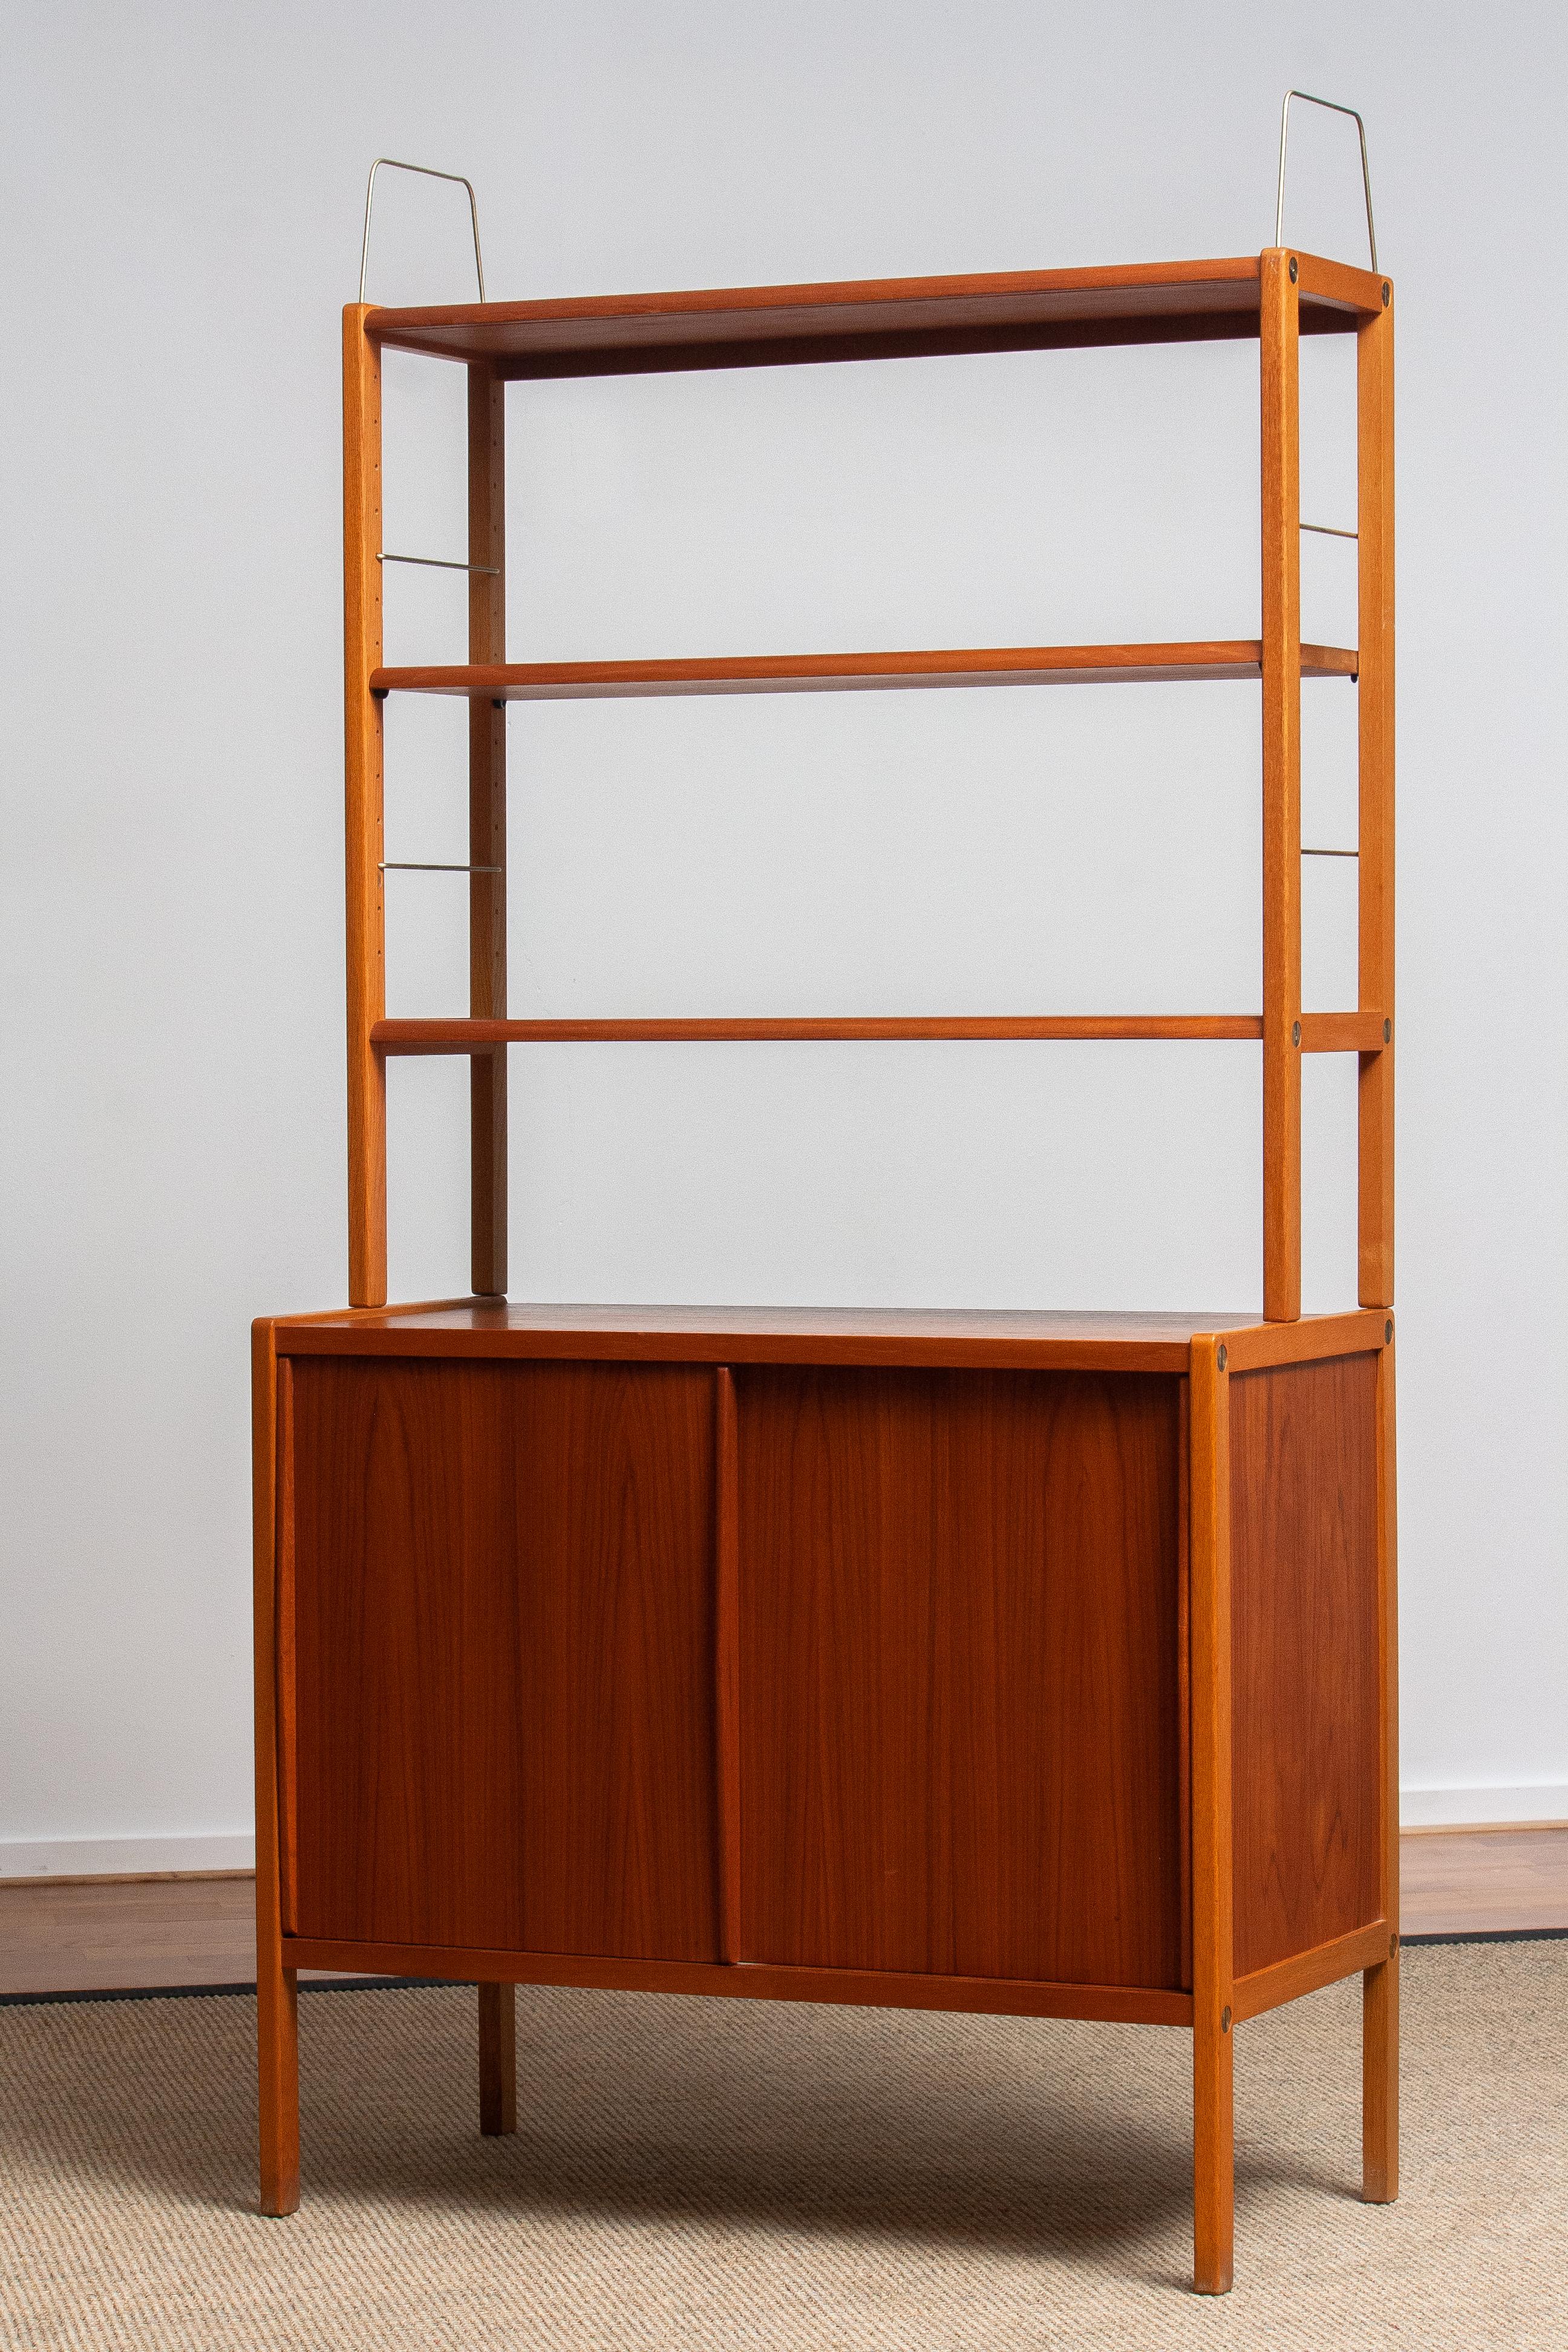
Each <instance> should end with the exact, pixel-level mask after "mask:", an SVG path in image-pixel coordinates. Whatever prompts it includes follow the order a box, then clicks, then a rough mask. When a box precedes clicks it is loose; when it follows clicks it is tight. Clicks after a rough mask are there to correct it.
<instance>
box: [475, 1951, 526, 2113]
mask: <svg viewBox="0 0 1568 2352" xmlns="http://www.w3.org/2000/svg"><path fill="white" fill-rule="evenodd" d="M479 2129H480V2131H481V2132H483V2133H485V2134H487V2135H488V2136H489V2137H495V2136H497V2135H499V2134H500V2133H503V2132H514V2131H515V2130H516V2129H517V1995H516V1991H515V1990H514V1988H513V1987H512V1986H510V1985H509V1984H482V1985H481V1986H480V1987H479Z"/></svg>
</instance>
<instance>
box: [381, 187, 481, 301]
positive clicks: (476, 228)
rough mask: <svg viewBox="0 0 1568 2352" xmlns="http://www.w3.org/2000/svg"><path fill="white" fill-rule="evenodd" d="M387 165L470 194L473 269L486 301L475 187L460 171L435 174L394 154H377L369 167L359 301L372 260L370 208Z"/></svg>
mask: <svg viewBox="0 0 1568 2352" xmlns="http://www.w3.org/2000/svg"><path fill="white" fill-rule="evenodd" d="M383 165H385V167H386V169H387V170H388V171H389V172H417V173H420V175H421V176H422V177H423V178H425V179H426V180H450V181H452V182H453V183H454V184H456V185H457V186H458V187H459V188H467V190H468V213H469V216H470V218H471V219H472V221H473V224H474V268H475V269H476V271H477V272H478V274H479V299H480V301H481V302H482V301H483V300H484V299H485V265H484V263H483V262H482V261H481V260H480V258H479V205H477V204H476V203H475V201H474V184H473V182H472V181H471V180H465V179H464V177H463V175H462V173H461V172H437V171H433V170H432V169H431V167H430V165H429V164H428V163H399V162H398V160H397V158H396V156H395V155H378V156H377V157H376V159H375V161H374V163H373V164H372V165H371V167H370V178H369V179H368V180H367V181H366V183H365V191H364V236H363V238H362V239H361V242H360V249H359V299H360V300H361V301H362V302H363V300H364V274H365V269H366V267H367V266H368V264H369V261H370V208H371V205H372V204H373V203H374V200H375V175H376V173H378V172H379V171H380V170H381V168H382V166H383Z"/></svg>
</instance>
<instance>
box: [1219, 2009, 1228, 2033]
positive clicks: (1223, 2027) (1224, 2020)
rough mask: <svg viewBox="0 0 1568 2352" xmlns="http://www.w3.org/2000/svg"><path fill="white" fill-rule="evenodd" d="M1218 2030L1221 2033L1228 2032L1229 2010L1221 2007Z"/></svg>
mask: <svg viewBox="0 0 1568 2352" xmlns="http://www.w3.org/2000/svg"><path fill="white" fill-rule="evenodd" d="M1219 2030H1220V2032H1222V2033H1228V2032H1230V2011H1229V2010H1228V2009H1222V2010H1221V2011H1220V2013H1219Z"/></svg>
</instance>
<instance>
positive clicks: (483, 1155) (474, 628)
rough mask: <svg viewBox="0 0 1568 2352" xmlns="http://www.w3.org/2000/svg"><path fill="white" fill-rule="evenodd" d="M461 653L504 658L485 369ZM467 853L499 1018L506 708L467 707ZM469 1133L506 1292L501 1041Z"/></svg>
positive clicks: (495, 472)
mask: <svg viewBox="0 0 1568 2352" xmlns="http://www.w3.org/2000/svg"><path fill="white" fill-rule="evenodd" d="M468 562H470V564H474V565H478V566H481V567H483V568H482V569H479V570H476V571H471V572H469V574H468V659H469V661H470V662H504V661H505V659H506V385H505V383H504V382H503V381H502V379H501V378H500V376H499V375H498V374H497V373H496V372H495V370H494V369H493V368H492V367H489V366H488V365H486V364H484V363H483V362H478V361H475V362H470V363H469V367H468ZM468 857H469V860H470V863H471V864H472V865H474V866H495V867H497V868H499V871H497V872H495V873H473V874H470V875H469V877H468V1011H469V1013H472V1014H474V1015H475V1016H476V1017H477V1018H479V1019H481V1020H504V1019H505V1017H506V705H505V703H504V702H499V701H492V700H490V699H489V697H488V696H487V697H480V698H475V699H474V700H472V701H470V703H469V704H468ZM468 1070H469V1078H468V1086H469V1121H470V1134H471V1139H472V1155H473V1174H472V1188H473V1189H472V1199H473V1213H472V1225H471V1234H472V1253H473V1265H472V1275H471V1279H472V1282H473V1286H474V1289H475V1292H476V1293H477V1294H478V1295H479V1297H504V1296H505V1292H506V1282H507V1135H506V1074H507V1055H506V1047H505V1046H504V1045H497V1046H495V1047H493V1048H492V1049H491V1050H490V1051H489V1052H488V1053H483V1054H475V1055H473V1056H472V1057H471V1059H470V1061H469V1064H468Z"/></svg>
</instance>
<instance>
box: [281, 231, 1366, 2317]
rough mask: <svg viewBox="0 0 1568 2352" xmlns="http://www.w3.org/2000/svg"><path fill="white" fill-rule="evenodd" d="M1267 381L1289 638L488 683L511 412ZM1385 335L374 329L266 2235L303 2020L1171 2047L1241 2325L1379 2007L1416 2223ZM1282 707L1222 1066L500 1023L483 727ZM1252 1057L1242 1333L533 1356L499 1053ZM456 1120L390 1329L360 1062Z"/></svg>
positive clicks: (1319, 330) (601, 1328)
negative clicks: (1397, 1361)
mask: <svg viewBox="0 0 1568 2352" xmlns="http://www.w3.org/2000/svg"><path fill="white" fill-rule="evenodd" d="M1303 334H1351V335H1354V336H1355V337H1356V339H1357V344H1358V401H1359V448H1360V462H1359V484H1360V487H1359V516H1358V519H1357V533H1358V535H1359V550H1358V555H1359V564H1360V621H1359V632H1358V642H1357V644H1356V645H1355V646H1354V647H1335V646H1303V645H1302V644H1301V642H1300V537H1299V533H1300V529H1301V528H1302V525H1301V519H1300V513H1299V511H1298V478H1299V468H1298V454H1297V414H1298V394H1297V386H1298V360H1299V349H1300V341H1299V339H1300V336H1301V335H1303ZM1216 337H1244V338H1256V339H1257V340H1258V343H1259V346H1260V352H1261V370H1260V374H1261V419H1262V429H1261V481H1262V568H1263V597H1262V635H1261V637H1260V638H1258V639H1249V640H1246V641H1241V642H1237V641H1223V642H1215V643H1204V644H1184V645H1128V646H1023V647H1008V648H1003V649H1000V650H997V649H986V650H983V651H962V652H937V653H893V654H853V655H845V654H835V655H824V656H795V655H790V656H776V657H774V656H762V657H758V658H752V659H745V660H710V661H642V662H630V661H618V662H574V663H565V662H557V663H537V662H534V663H529V662H511V661H509V660H508V659H507V648H506V642H505V625H504V622H505V573H506V557H505V544H504V499H503V465H504V436H503V400H504V391H505V386H506V384H507V383H508V382H509V381H510V380H512V379H515V378H523V379H531V378H536V377H542V376H569V375H616V374H629V373H640V372H644V371H650V370H665V369H677V368H739V367H766V366H775V365H799V364H803V363H804V364H820V363H827V362H835V361H847V360H880V359H892V358H897V357H900V356H902V355H905V354H931V353H940V352H1016V351H1034V350H1041V349H1048V348H1067V347H1071V346H1079V345H1087V344H1121V343H1154V342H1183V341H1204V340H1208V339H1212V338H1216ZM1393 338H1394V325H1393V309H1392V297H1391V289H1390V287H1389V284H1388V281H1387V280H1386V279H1385V278H1382V277H1381V276H1378V275H1375V274H1368V273H1367V272H1365V271H1363V270H1360V269H1354V268H1345V267H1342V266H1341V265H1339V264H1336V263H1331V262H1328V261H1323V260H1319V259H1315V258H1314V257H1311V256H1310V255H1308V254H1302V253H1296V252H1292V251H1290V250H1289V249H1288V248H1283V247H1279V248H1271V249H1269V250H1268V251H1266V252H1264V253H1262V254H1261V255H1259V256H1258V257H1256V258H1252V257H1247V258H1243V259H1237V260H1224V261H1194V262H1180V263H1173V264H1167V265H1161V266H1159V267H1154V268H1127V269H1120V268H1119V269H1086V270H1057V271H1046V272H1041V273H1038V274H1028V275H1019V276H1007V277H984V278H932V279H900V280H896V281H891V282H887V283H869V284H851V285H831V286H788V287H766V288H760V289H742V290H740V291H732V292H710V293H698V294H654V295H633V296H626V297H625V298H616V299H593V300H585V301H540V302H491V303H483V302H481V303H479V304H475V305H469V306H465V307H461V308H457V309H442V310H383V309H374V308H371V307H368V306H366V305H364V304H356V305H354V306H353V307H352V308H351V309H350V310H348V311H347V312H346V314H345V318H344V341H343V381H344V417H345V437H344V545H345V617H346V635H345V648H346V677H347V753H348V762H347V773H348V1039H349V1183H350V1218H349V1223H350V1257H351V1278H350V1297H351V1300H352V1302H353V1303H352V1305H351V1307H349V1308H348V1309H347V1310H346V1311H338V1312H333V1313H328V1314H319V1315H307V1316H297V1317H286V1318H280V1319H277V1320H268V1321H264V1322H261V1323H258V1325H257V1327H256V1332H255V1370H256V1384H255V1396H256V1415H255V1433H256V1466H257V1475H256V1511H257V1548H256V1603H257V1614H256V1629H257V1733H258V1737H257V1756H258V1870H257V1884H258V1989H259V1996H260V2021H261V2169H262V2205H263V2210H265V2211H267V2212H269V2213H285V2212H288V2211H290V2210H292V2209H293V2207H294V2206H295V2205H296V2203H297V2202H298V2198H299V2137H298V2084H297V2053H296V2037H295V1982H296V1975H297V1972H298V1970H299V1969H301V1968H307V1969H342V1970H366V1971H373V1972H375V1971H386V1972H391V1973H394V1974H397V1975H411V1976H420V1977H430V1978H446V1979H458V1980H463V1981H477V1982H478V1984H479V2080H480V2117H481V2128H482V2129H483V2130H485V2131H488V2132H500V2131H508V2130H510V2129H511V2128H513V2126H514V2122H515V2113H516V2108H515V2084H514V2058H513V2041H512V1995H511V1991H510V1987H511V1986H512V1985H514V1984H519V1983H522V1984H554V1985H578V1986H584V1985H587V1986H595V1985H596V1986H610V1987H624V1988H637V1989H644V1990H663V1991H668V1992H688V1993H690V1992H701V1993H713V1994H731V1995H736V1996H739V1997H741V1998H742V1999H753V2000H754V1999H764V2000H816V2001H830V2002H868V2003H886V2004H892V2005H900V2006H906V2007H914V2008H930V2009H946V2010H975V2011H1004V2012H1007V2013H1010V2014H1016V2015H1026V2016H1033V2017H1039V2018H1073V2017H1076V2018H1097V2019H1112V2020H1125V2021H1128V2022H1129V2023H1139V2024H1157V2025H1172V2026H1182V2027H1184V2028H1186V2029H1188V2030H1189V2031H1190V2032H1191V2034H1192V2038H1193V2067H1194V2177H1195V2213H1194V2220H1195V2249H1196V2261H1195V2277H1196V2284H1197V2285H1198V2286H1199V2288H1200V2289H1203V2290H1205V2291H1207V2292H1210V2293H1218V2292H1222V2291H1223V2290H1224V2289H1225V2288H1226V2286H1227V2285H1228V2284H1229V2283H1230V2277H1231V2242H1232V2121H1231V2081H1232V2050H1233V2041H1234V2034H1233V2029H1234V2027H1235V2026H1237V2024H1239V2023H1240V2022H1241V2021H1244V2020H1246V2019H1248V2018H1252V2017H1256V2016H1258V2014H1259V2013H1260V2012H1262V2011H1265V2010H1268V2009H1272V2008H1275V2007H1277V2006H1278V2005H1279V2004H1280V2003H1281V2002H1284V2001H1287V2000H1293V1999H1295V1998H1296V1997H1297V1996H1298V1995H1299V1994H1301V1993H1305V1992H1309V1991H1310V1990H1313V1989H1314V1988H1316V1987H1319V1986H1321V1985H1325V1984H1327V1983H1329V1982H1331V1980H1333V1979H1338V1978H1342V1977H1345V1976H1349V1975H1351V1974H1352V1973H1354V1972H1356V1971H1358V1970H1359V1971H1361V1972H1362V1974H1363V2017H1364V2028H1363V2117H1364V2120H1363V2194H1364V2195H1365V2196H1366V2197H1367V2198H1368V2199H1371V2200H1389V2199H1392V2198H1393V2197H1394V2193H1395V2167H1396V2157H1395V2133H1396V2039H1397V2026H1396V2016H1397V1969H1398V1926H1397V1904H1398V1872H1397V1847H1396V1837H1397V1806H1396V1769H1395V1726H1394V1693H1395V1684H1394V1375H1393V1339H1394V1323H1393V1318H1392V1314H1391V1312H1390V1308H1391V1304H1392V1300H1393V1296H1394V1293H1393V1233H1394V1209H1393V1104H1394V1087H1393V1060H1394V1053H1393V1035H1394V1032H1393V1009H1394V934H1393V880H1394V871H1393V854H1394V818H1393V808H1394V802H1393V709H1394V637H1393V470H1392V374H1393ZM387 348H391V349H395V350H399V351H410V352H426V353H429V354H431V355H432V356H434V357H436V358H439V359H445V360H448V361H451V362H456V363H457V364H458V365H459V366H462V367H465V368H466V369H467V371H468V484H469V498H468V562H467V564H466V565H464V566H463V567H461V568H463V569H465V570H467V572H468V600H469V601H468V652H469V658H468V662H467V663H466V664H464V665H461V666H459V667H443V668H416V669H389V668H386V667H384V666H383V662H382V625H381V611H382V603H381V565H382V558H383V556H384V554H386V552H387V551H385V550H384V549H383V546H382V533H381V455H380V453H381V424H380V390H379V387H380V371H381V353H382V352H383V350H384V349H387ZM1307 674H1310V675H1313V676H1320V677H1339V678H1343V679H1346V680H1355V681H1356V682H1357V685H1358V689H1359V696H1360V844H1359V852H1360V867H1359V872H1360V951H1359V952H1360V989H1359V996H1360V1002H1359V1003H1358V1005H1357V1006H1356V1008H1355V1009H1354V1010H1353V1011H1351V1010H1347V1011H1343V1012H1339V1013H1304V1012H1303V1011H1302V1008H1301V978H1300V974H1301V949H1300V856H1301V854H1302V853H1301V842H1300V772H1299V771H1300V681H1301V678H1302V677H1303V675H1307ZM1108 675H1111V676H1116V677H1122V678H1168V679H1178V678H1192V677H1202V678H1233V679H1237V680H1252V681H1256V682H1258V684H1259V685H1260V688H1261V701H1262V782H1263V877H1262V883H1263V888H1262V907H1263V988H1262V999H1263V1001H1262V1004H1261V1006H1260V1008H1259V1010H1258V1013H1255V1014H1248V1015H1247V1016H1246V1017H1233V1016H1230V1015H1217V1016H1216V1015H1211V1014H1205V1013H1198V1014H1194V1015H1193V1016H1192V1017H1190V1018H1181V1019H1172V1018H1165V1017H1161V1018H1157V1019H1154V1018H1152V1019H1147V1020H1143V1019H1126V1018H1120V1017H1118V1018H1113V1019H1112V1018H1107V1019H1099V1020H1089V1019H1058V1018H1055V1017H1038V1018H1037V1017H1035V1016H1032V1015H1029V1016H1016V1015H1007V1016H999V1017H997V1018H995V1019H982V1020H973V1019H963V1020H940V1019H931V1020H927V1019H919V1020H893V1019H889V1020H858V1019H857V1020H815V1019H813V1020H795V1019H779V1020H769V1021H763V1020H747V1021H732V1020H710V1021H675V1020H617V1021H518V1020H512V1019H510V1018H509V1015H508V1010H507V995H506V798H505V759H506V740H505V705H506V703H507V702H508V701H509V700H512V699H519V698H523V699H526V698H546V697H562V696H595V695H651V694H686V693H760V692H767V691H773V690H789V689H794V690H802V689H818V688H820V689H827V688H900V687H903V686H906V685H908V684H910V682H913V681H919V682H923V683H924V684H926V685H927V686H931V685H937V684H941V683H943V682H946V683H951V684H958V683H964V682H973V681H976V680H980V679H989V680H998V679H1001V680H1008V681H1012V682H1015V683H1018V684H1026V683H1032V684H1044V683H1046V682H1048V681H1052V680H1057V681H1070V680H1079V679H1086V678H1091V677H1107V676H1108ZM411 693H413V694H419V693H423V694H450V695H458V696H461V697H465V698H467V700H468V710H469V737H468V740H469V842H470V848H469V853H468V854H469V860H470V871H469V882H468V887H469V909H470V925H471V930H470V937H471V958H470V995H469V1011H468V1015H467V1017H465V1018H462V1019H451V1020H388V1019H387V1018H386V1017H385V1012H384V993H383V954H382V946H383V908H382V872H383V860H384V851H383V845H382V709H383V704H384V699H385V698H386V697H387V696H388V695H392V694H411ZM888 1037H900V1038H902V1037H914V1038H919V1037H960V1038H962V1037H992V1038H996V1037H1001V1038H1052V1037H1103V1038H1107V1039H1114V1038H1124V1037H1163V1038H1173V1039H1182V1038H1193V1037H1205V1038H1215V1037H1217V1038H1232V1039H1235V1040H1237V1041H1238V1042H1243V1043H1249V1044H1251V1045H1253V1046H1254V1047H1258V1046H1261V1050H1262V1055H1263V1074H1264V1082H1263V1210H1264V1219H1263V1223H1264V1265H1263V1298H1264V1309H1263V1318H1262V1319H1261V1320H1258V1319H1255V1318H1250V1317H1247V1316H1241V1317H1236V1316H1226V1315H1199V1316H1179V1315H1109V1316H1080V1315H1065V1314H1045V1313H1025V1312H1016V1313H1009V1312H984V1313H983V1312H975V1313H958V1314H954V1313H941V1314H929V1315H928V1314H915V1313H896V1314H895V1313H854V1312H837V1311H834V1312H822V1313H810V1312H800V1311H787V1312H786V1311H777V1312H767V1311H754V1310H741V1309H731V1308H722V1307H708V1308H679V1307H670V1308H668V1309H645V1308H640V1307H637V1308H624V1309H612V1308H598V1307H594V1308H586V1307H582V1308H568V1307H541V1306H509V1305H508V1304H507V1303H506V1301H505V1297H504V1293H505V1288H506V1199H507V1194H506V1103H507V1095H506V1048H507V1045H508V1044H509V1043H510V1042H512V1041H514V1040H530V1041H540V1040H549V1039H570V1040H578V1041H581V1040H593V1039H597V1038H622V1039H627V1038H682V1039H703V1038H731V1039H735V1038H751V1039H758V1040H767V1039H773V1038H821V1039H861V1038H888ZM431 1053H438V1054H459V1055H467V1056H468V1061H469V1065H470V1068H471V1072H472V1129H473V1133H472V1145H473V1223H472V1247H473V1263H472V1284H473V1291H474V1296H473V1297H471V1298H468V1299H464V1300H459V1301H455V1302H454V1301H448V1302H444V1303H438V1304H436V1305H425V1306H419V1307H388V1306H387V1305H386V1203H385V1120H386V1114H385V1065H386V1058H387V1056H388V1055H391V1054H431ZM1304 1053H1343V1054H1355V1055H1357V1056H1358V1057H1359V1071H1360V1141H1359V1151H1360V1279H1359V1306H1358V1307H1356V1308H1355V1309H1353V1310H1352V1311H1348V1312H1345V1313H1341V1314H1333V1315H1326V1316H1319V1317H1312V1318H1306V1319H1303V1318H1301V1313H1300V1070H1301V1062H1300V1056H1301V1055H1302V1054H1304Z"/></svg>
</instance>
